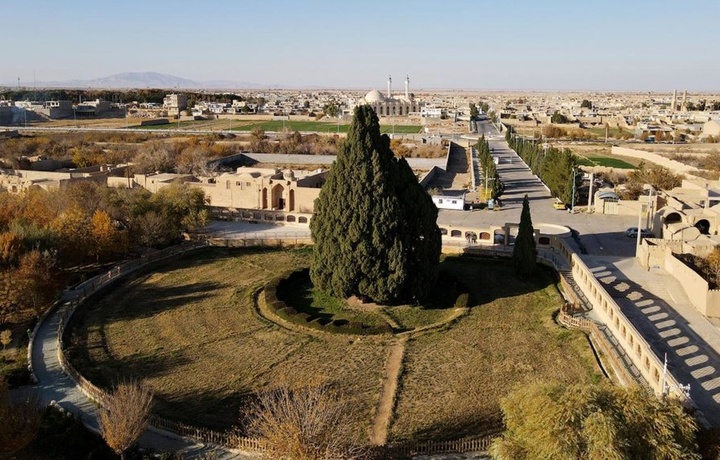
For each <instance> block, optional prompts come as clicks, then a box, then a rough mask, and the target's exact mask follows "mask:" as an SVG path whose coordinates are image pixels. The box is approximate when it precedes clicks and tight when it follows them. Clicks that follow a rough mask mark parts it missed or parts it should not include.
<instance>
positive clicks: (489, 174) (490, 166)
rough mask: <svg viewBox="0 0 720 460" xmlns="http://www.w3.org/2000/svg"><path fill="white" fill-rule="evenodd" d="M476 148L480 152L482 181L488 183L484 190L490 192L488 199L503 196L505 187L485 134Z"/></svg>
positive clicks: (479, 160) (484, 185)
mask: <svg viewBox="0 0 720 460" xmlns="http://www.w3.org/2000/svg"><path fill="white" fill-rule="evenodd" d="M475 148H476V149H477V151H478V162H479V163H480V168H481V170H482V171H481V175H482V180H483V181H486V183H485V184H483V188H484V189H485V190H488V191H489V193H488V195H489V196H488V197H486V198H493V199H494V198H497V197H499V196H500V195H502V193H503V191H504V190H505V186H504V185H503V183H502V181H501V180H500V174H498V172H497V167H496V166H495V162H494V161H493V157H492V155H491V154H490V144H488V141H487V140H486V139H485V135H484V134H483V135H482V136H480V139H478V142H477V144H476V145H475Z"/></svg>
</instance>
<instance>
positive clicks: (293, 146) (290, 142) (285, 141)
mask: <svg viewBox="0 0 720 460" xmlns="http://www.w3.org/2000/svg"><path fill="white" fill-rule="evenodd" d="M341 142H342V141H341V139H340V137H339V136H320V135H318V134H306V135H302V134H300V132H299V131H292V132H288V133H286V134H283V135H281V136H279V137H278V138H276V139H274V140H271V139H269V138H268V136H267V135H266V134H265V131H264V130H262V129H260V128H255V129H253V130H252V131H251V132H250V146H249V148H250V151H251V152H254V153H282V154H302V155H335V154H336V153H337V149H338V147H339V145H340V143H341Z"/></svg>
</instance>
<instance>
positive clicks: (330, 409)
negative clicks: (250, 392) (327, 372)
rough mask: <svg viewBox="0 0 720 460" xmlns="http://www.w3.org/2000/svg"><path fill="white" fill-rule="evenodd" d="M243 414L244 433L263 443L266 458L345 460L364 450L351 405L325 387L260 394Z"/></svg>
mask: <svg viewBox="0 0 720 460" xmlns="http://www.w3.org/2000/svg"><path fill="white" fill-rule="evenodd" d="M247 415H248V418H249V421H248V425H247V426H248V430H247V431H248V433H249V434H250V435H251V436H255V437H258V438H260V439H263V440H265V441H266V443H267V449H268V450H267V452H265V456H266V457H267V458H272V459H277V458H292V459H293V460H325V459H339V458H343V459H348V458H358V457H359V456H361V455H362V454H363V453H364V451H365V449H364V448H362V447H361V445H362V440H361V437H360V432H361V430H359V429H358V427H357V426H354V420H355V411H354V408H353V406H351V405H350V404H348V401H347V400H346V399H345V398H344V397H343V396H342V394H340V393H339V392H337V391H335V390H333V389H332V388H330V387H328V386H326V385H322V386H313V387H308V388H301V389H295V390H291V389H288V388H286V387H284V388H280V389H278V390H275V391H271V392H268V393H264V394H262V395H260V397H259V398H258V400H257V401H256V402H255V404H253V405H251V407H250V408H249V409H248V412H247Z"/></svg>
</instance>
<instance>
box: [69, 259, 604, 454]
mask: <svg viewBox="0 0 720 460" xmlns="http://www.w3.org/2000/svg"><path fill="white" fill-rule="evenodd" d="M307 258H308V250H307V249H305V250H285V251H269V250H268V251H263V250H251V251H246V252H240V251H235V252H230V253H229V252H227V251H225V250H220V249H213V250H208V251H206V252H203V253H200V254H196V255H194V256H190V257H188V258H186V259H183V260H179V261H175V262H173V263H172V264H168V265H162V266H158V267H156V268H155V269H154V271H153V272H151V273H146V274H144V275H141V276H139V277H137V278H136V279H134V280H132V281H128V282H126V283H125V284H123V285H119V286H118V287H117V288H116V289H114V290H113V291H112V292H110V293H109V294H107V295H106V296H105V297H103V298H101V299H99V300H97V301H95V302H92V303H91V304H90V306H89V307H88V308H86V309H84V310H81V312H82V311H84V314H81V315H79V316H78V317H77V320H73V321H74V323H73V324H74V328H73V332H74V334H73V338H72V343H73V348H72V355H73V361H74V362H75V363H76V365H77V366H78V367H79V368H81V369H82V372H83V373H85V375H87V376H88V377H89V378H90V379H91V380H92V381H95V382H97V383H99V384H101V385H106V386H107V385H109V384H111V383H112V382H114V381H116V380H117V379H118V378H119V377H121V376H123V377H129V376H143V377H144V378H146V379H147V381H148V383H149V384H150V385H151V387H152V388H153V389H154V391H155V392H156V396H157V411H158V412H159V413H160V414H161V415H163V416H166V417H170V418H174V419H178V420H183V421H186V422H188V423H192V424H194V425H206V426H209V427H212V428H215V429H225V428H229V427H230V426H231V425H233V424H235V423H236V422H237V420H238V414H239V411H240V408H241V407H242V406H243V402H244V401H245V400H246V398H249V397H252V395H253V393H254V392H257V391H259V390H263V389H266V388H270V387H273V386H276V385H285V384H290V385H302V384H304V383H307V382H318V381H321V382H330V383H332V384H335V385H337V386H339V387H340V388H342V390H343V391H344V392H345V394H347V395H348V396H349V397H350V398H351V399H352V400H353V402H354V403H355V404H356V405H357V407H358V413H359V416H358V420H357V424H358V429H361V430H363V431H365V432H368V433H369V432H370V426H371V424H372V423H373V420H374V419H375V415H376V414H375V413H374V412H375V411H376V407H377V406H378V400H379V397H380V394H381V392H382V391H383V388H385V387H386V386H387V385H386V382H387V380H384V379H383V377H384V374H385V371H386V369H385V367H386V363H387V362H388V361H387V360H388V356H389V353H390V351H391V346H392V345H393V344H394V343H396V339H394V338H393V337H392V336H390V335H387V336H379V337H362V338H357V337H352V336H341V335H337V336H333V335H324V336H322V337H318V336H313V335H310V334H303V333H301V332H291V331H289V330H287V329H285V328H282V327H280V326H278V325H276V324H274V323H271V322H269V321H267V320H265V319H263V318H261V317H259V316H258V315H257V314H256V313H255V312H254V308H253V294H254V292H255V291H256V289H257V288H259V287H260V286H262V285H263V284H264V283H265V282H266V281H267V280H269V279H270V278H272V277H274V276H276V275H277V274H279V273H281V272H284V271H286V270H289V269H296V268H299V267H301V266H304V265H305V264H306V261H307ZM445 264H446V265H447V266H448V269H449V270H450V271H453V272H454V273H456V275H457V276H459V277H462V279H463V282H464V283H465V284H466V285H467V286H468V287H470V288H471V290H472V295H473V297H474V299H471V303H470V305H471V306H472V308H471V310H470V313H469V314H468V315H466V316H464V317H462V318H460V319H459V320H457V321H456V322H455V323H452V324H450V325H448V326H446V327H445V328H442V329H440V330H434V331H431V332H425V333H422V334H416V335H415V336H412V335H411V336H410V338H409V340H408V342H407V349H406V351H405V355H404V356H405V358H404V360H403V362H402V366H401V370H400V379H399V386H398V393H397V396H396V399H395V400H396V401H397V405H396V407H395V413H394V416H392V417H391V422H390V436H389V439H390V440H391V441H392V440H398V439H423V438H428V437H435V438H455V437H458V436H462V435H464V434H468V433H478V432H481V431H486V430H489V429H491V428H492V427H493V426H497V424H498V423H499V421H500V419H499V415H498V404H499V401H498V398H500V397H502V396H503V395H505V394H506V393H507V392H508V391H509V390H510V388H512V386H513V385H515V384H518V383H521V382H524V381H527V380H528V379H532V378H536V377H558V378H562V379H563V380H565V381H586V380H590V379H592V378H593V375H594V373H595V372H596V369H595V367H594V366H593V363H592V362H591V359H590V358H589V352H588V351H587V349H586V342H585V341H584V340H585V339H584V336H582V335H581V334H579V333H575V332H570V331H566V330H564V329H561V328H559V327H558V326H556V325H555V324H554V322H553V321H552V318H551V315H552V313H553V311H554V310H556V309H557V308H558V307H559V305H560V297H559V295H558V294H557V293H556V292H555V288H554V286H553V285H552V284H551V281H550V278H549V276H545V277H543V278H542V279H539V280H537V281H533V282H521V281H517V282H516V281H515V278H514V275H513V274H512V272H511V270H510V269H509V267H508V266H507V265H506V264H505V263H504V262H499V261H492V260H490V261H488V260H480V261H476V260H463V259H457V258H448V259H447V260H446V262H445ZM508 280H513V281H512V282H508ZM396 314H397V315H398V317H399V319H402V321H403V322H407V323H414V322H417V321H421V322H424V321H425V320H426V319H425V318H420V317H419V316H417V315H412V314H409V313H407V312H403V311H398V312H396ZM423 315H424V314H423ZM431 316H432V319H434V318H435V316H436V315H435V313H434V312H433V313H432V314H431Z"/></svg>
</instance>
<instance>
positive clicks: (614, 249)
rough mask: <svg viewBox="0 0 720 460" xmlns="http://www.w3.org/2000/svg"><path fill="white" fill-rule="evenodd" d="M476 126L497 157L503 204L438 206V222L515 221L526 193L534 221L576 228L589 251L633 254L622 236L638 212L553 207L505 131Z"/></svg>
mask: <svg viewBox="0 0 720 460" xmlns="http://www.w3.org/2000/svg"><path fill="white" fill-rule="evenodd" d="M479 126H480V129H481V130H482V131H483V132H484V134H485V137H486V139H488V142H489V143H490V147H491V148H492V149H493V155H495V156H498V157H500V163H499V164H498V165H497V169H498V173H499V174H500V178H501V180H502V181H503V183H504V184H505V193H504V194H503V195H502V196H501V197H500V200H501V202H502V208H501V209H500V210H496V211H490V210H475V211H452V210H446V209H443V210H440V213H439V216H438V223H441V224H449V225H453V226H463V227H474V226H487V225H489V224H495V225H503V224H505V223H508V222H512V223H518V222H520V212H521V210H522V200H523V197H524V196H525V194H527V195H528V198H529V201H530V213H531V215H532V221H533V224H536V225H537V224H559V225H565V226H567V227H569V228H571V229H573V230H576V231H577V232H578V233H579V234H580V241H581V242H582V244H583V245H584V247H585V248H586V250H587V252H588V253H590V254H598V255H612V256H625V257H633V256H634V255H635V241H634V240H633V239H631V238H627V237H625V236H624V234H623V232H624V231H625V230H626V229H627V228H628V227H632V226H637V216H613V215H606V214H587V213H584V212H578V213H575V214H570V213H569V212H567V211H560V210H557V209H555V208H553V206H552V204H553V202H554V199H553V198H552V196H551V194H550V191H549V190H548V189H547V188H546V187H545V185H544V184H543V183H542V181H540V179H538V178H537V177H536V176H535V175H534V174H533V173H532V172H531V171H530V168H529V167H528V166H527V165H526V164H525V163H524V162H523V161H522V159H521V158H520V157H519V156H518V155H517V153H515V151H513V150H511V149H510V147H509V146H508V144H507V142H506V141H505V137H504V135H500V134H498V133H497V131H496V130H495V128H494V127H493V126H492V124H490V123H489V122H483V123H480V124H479ZM573 244H575V243H573ZM577 249H579V248H577Z"/></svg>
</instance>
